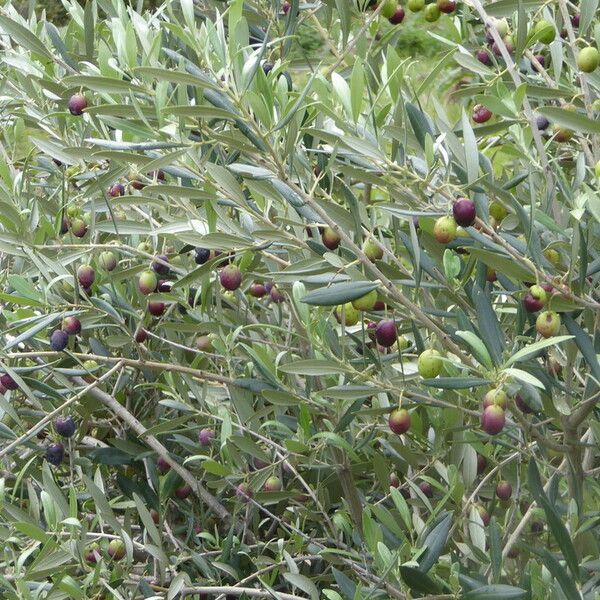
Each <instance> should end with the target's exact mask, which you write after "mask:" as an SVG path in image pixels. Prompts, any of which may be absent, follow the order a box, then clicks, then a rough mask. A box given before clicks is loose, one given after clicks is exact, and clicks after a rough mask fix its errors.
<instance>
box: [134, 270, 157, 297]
mask: <svg viewBox="0 0 600 600" xmlns="http://www.w3.org/2000/svg"><path fill="white" fill-rule="evenodd" d="M157 286H158V279H157V277H156V273H154V271H150V270H147V271H143V272H142V273H140V277H139V279H138V289H139V290H140V292H141V293H142V294H144V296H147V295H148V294H152V292H154V291H156V288H157Z"/></svg>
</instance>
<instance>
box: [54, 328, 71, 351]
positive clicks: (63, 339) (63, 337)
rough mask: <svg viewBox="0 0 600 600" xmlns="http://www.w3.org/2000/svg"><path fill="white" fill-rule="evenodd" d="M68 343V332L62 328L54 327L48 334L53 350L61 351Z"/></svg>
mask: <svg viewBox="0 0 600 600" xmlns="http://www.w3.org/2000/svg"><path fill="white" fill-rule="evenodd" d="M68 343H69V334H68V333H67V332H66V331H63V330H62V329H55V330H54V331H53V332H52V334H51V335H50V347H51V348H52V350H54V352H61V351H62V350H64V349H65V348H66V347H67V345H68Z"/></svg>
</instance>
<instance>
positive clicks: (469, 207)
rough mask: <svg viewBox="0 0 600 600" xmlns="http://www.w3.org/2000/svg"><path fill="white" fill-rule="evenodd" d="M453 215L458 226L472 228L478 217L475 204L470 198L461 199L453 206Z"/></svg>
mask: <svg viewBox="0 0 600 600" xmlns="http://www.w3.org/2000/svg"><path fill="white" fill-rule="evenodd" d="M452 214H453V215H454V220H455V221H456V224H457V225H460V226H461V227H470V226H471V225H473V223H474V222H475V218H476V217H477V209H476V208H475V202H473V200H469V199H468V198H459V199H458V200H457V201H456V202H455V203H454V205H453V206H452Z"/></svg>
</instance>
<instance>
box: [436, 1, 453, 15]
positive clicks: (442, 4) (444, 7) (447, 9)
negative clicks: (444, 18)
mask: <svg viewBox="0 0 600 600" xmlns="http://www.w3.org/2000/svg"><path fill="white" fill-rule="evenodd" d="M437 7H438V8H439V9H440V12H443V13H445V14H447V15H449V14H450V13H453V12H454V11H455V10H456V1H455V0H437Z"/></svg>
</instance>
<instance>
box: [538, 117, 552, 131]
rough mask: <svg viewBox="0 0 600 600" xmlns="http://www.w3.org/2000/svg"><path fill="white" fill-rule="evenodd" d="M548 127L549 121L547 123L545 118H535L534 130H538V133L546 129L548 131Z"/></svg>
mask: <svg viewBox="0 0 600 600" xmlns="http://www.w3.org/2000/svg"><path fill="white" fill-rule="evenodd" d="M549 125H550V121H548V119H546V117H542V116H541V115H539V116H537V117H536V118H535V126H536V129H538V130H539V131H545V130H546V129H548V126H549Z"/></svg>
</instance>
